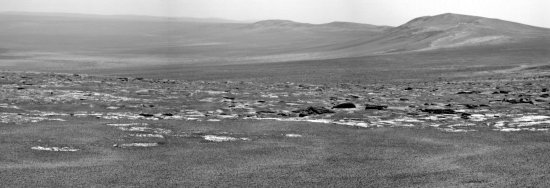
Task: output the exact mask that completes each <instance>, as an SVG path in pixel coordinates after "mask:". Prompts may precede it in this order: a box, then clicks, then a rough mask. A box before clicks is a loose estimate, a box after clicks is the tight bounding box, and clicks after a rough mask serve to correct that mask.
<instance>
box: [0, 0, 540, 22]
mask: <svg viewBox="0 0 550 188" xmlns="http://www.w3.org/2000/svg"><path fill="white" fill-rule="evenodd" d="M549 7H550V0H0V11H29V12H69V13H93V14H137V15H154V16H178V17H180V16H183V17H204V18H209V17H216V18H225V19H233V20H263V19H289V20H294V21H299V22H309V23H326V22H331V21H351V22H361V23H369V24H376V25H391V26H396V25H400V24H403V23H405V22H406V21H408V20H411V19H413V18H415V17H419V16H425V15H436V14H441V13H447V12H452V13H460V14H469V15H478V16H484V17H491V18H499V19H504V20H510V21H515V22H521V23H525V24H530V25H536V26H543V27H549V28H550V12H549V10H550V9H549Z"/></svg>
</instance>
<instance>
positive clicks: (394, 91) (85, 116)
mask: <svg viewBox="0 0 550 188" xmlns="http://www.w3.org/2000/svg"><path fill="white" fill-rule="evenodd" d="M549 83H550V72H549V70H546V69H540V68H537V69H530V68H525V69H521V70H515V71H513V72H503V73H499V74H490V75H482V76H476V77H471V78H455V79H445V78H442V79H439V80H435V81H392V82H387V83H374V84H363V85H361V84H345V83H339V84H326V85H312V84H305V83H291V82H284V83H271V84H265V83H255V82H249V81H182V80H166V79H164V80H155V79H147V78H139V77H107V76H91V75H83V74H80V75H79V74H61V73H38V72H0V126H3V127H4V128H3V129H5V130H8V131H7V132H5V133H4V135H5V136H6V137H4V138H3V140H0V141H1V142H0V149H2V150H6V151H8V152H7V153H10V152H9V151H12V150H13V151H17V152H15V153H20V154H22V155H21V156H19V154H18V155H17V156H19V157H17V156H16V155H15V154H5V155H2V156H0V159H2V160H3V162H1V163H0V166H1V167H2V168H0V169H4V170H6V169H12V168H17V169H20V168H22V169H25V168H30V167H33V165H30V166H29V165H27V166H25V165H24V164H25V162H22V161H18V160H19V159H18V158H21V157H22V156H25V157H27V156H31V157H32V156H34V157H37V156H38V159H39V161H41V162H44V161H49V160H55V161H58V160H60V158H59V157H60V156H58V155H57V154H56V155H54V154H48V153H60V154H63V153H79V152H80V153H82V155H91V154H93V155H94V156H95V155H98V156H101V155H108V153H113V152H114V153H116V152H117V151H121V152H132V150H134V149H138V148H164V147H165V148H174V147H179V145H181V144H184V145H185V146H186V147H188V145H186V144H189V143H188V142H187V141H193V142H197V143H247V144H254V143H257V145H262V147H267V146H269V145H273V144H274V143H278V144H276V145H281V144H283V143H286V142H295V141H289V140H285V139H302V138H307V139H308V141H307V143H309V141H311V143H313V144H314V145H315V144H316V142H321V140H319V139H320V138H315V137H313V138H312V136H313V135H315V134H324V133H325V132H326V130H325V128H326V126H329V127H332V128H326V129H334V131H336V130H339V131H341V128H342V127H345V128H354V129H356V130H358V131H354V132H356V133H357V134H358V135H360V134H365V135H370V134H373V135H374V137H373V138H372V139H378V137H376V136H377V135H378V134H379V133H380V132H376V131H377V130H383V131H387V130H388V129H398V130H405V131H406V132H408V131H413V132H414V131H420V132H427V133H430V134H431V135H438V134H433V132H439V133H442V134H451V135H448V136H449V137H453V139H455V138H454V137H457V138H459V137H462V136H461V135H463V136H464V137H470V136H472V137H475V136H476V134H477V133H479V134H489V135H491V136H494V135H493V133H491V132H495V133H498V132H506V133H507V134H508V133H509V134H515V133H517V134H519V135H525V134H529V133H533V134H537V135H538V134H546V133H548V131H549V128H550V97H549V94H550V91H549V89H550V84H549ZM303 123H307V125H308V126H309V124H318V125H319V126H323V128H322V130H323V131H320V132H311V131H313V130H309V131H305V130H302V131H300V130H301V129H295V128H293V129H285V130H278V131H273V130H271V131H265V130H264V129H268V128H265V126H268V125H273V126H274V127H276V126H275V125H277V126H279V125H280V124H284V125H285V126H304V125H302V124H303ZM96 124H99V125H96ZM239 124H244V125H243V126H251V127H252V128H246V129H245V128H242V130H240V129H241V128H238V129H236V130H235V129H234V128H231V127H232V126H235V127H239V126H240V125H239ZM56 125H63V126H61V127H58V126H56ZM70 125H73V126H70ZM178 125H179V126H178ZM212 125H215V126H221V128H212V127H210V128H208V127H209V126H212ZM41 126H44V127H48V129H47V131H45V132H44V134H43V135H41V133H39V132H40V130H41V128H40V127H41ZM83 126H84V127H83ZM87 126H89V127H91V128H88V127H87ZM98 126H99V127H98ZM182 126H188V127H192V128H182ZM195 126H196V127H195ZM224 126H230V127H227V128H223V127H224ZM254 126H257V127H261V130H258V131H255V130H254V131H251V130H252V129H255V128H254ZM29 127H30V128H31V129H30V130H27V128H29ZM78 129H91V130H92V132H86V133H80V132H78ZM96 129H97V130H96ZM345 130H346V131H349V130H347V129H345ZM359 130H361V131H365V130H366V131H368V130H372V131H375V132H361V131H359ZM37 131H38V132H37ZM51 131H55V132H56V133H51ZM75 131H76V132H75ZM87 131H89V130H87ZM97 131H100V132H101V133H97ZM66 132H73V133H78V134H74V135H72V136H71V134H72V133H66ZM26 134H31V135H35V134H36V135H40V136H37V137H36V138H35V137H32V136H28V135H27V136H20V135H26ZM81 134H83V136H82V135H81ZM95 134H98V135H101V136H99V137H98V135H95ZM331 134H332V133H331ZM331 134H330V135H331ZM334 134H336V133H334ZM349 134H352V133H349ZM353 134H355V133H353ZM384 134H386V133H384ZM396 134H397V133H396ZM407 134H409V133H407ZM415 134H423V133H414V134H413V135H415ZM54 135H55V136H54ZM58 135H68V137H71V138H70V139H69V138H59V137H56V136H58ZM94 135H95V136H94ZM79 136H82V137H79ZM317 136H319V135H317ZM378 136H379V135H378ZM539 136H540V135H539ZM539 136H537V137H536V138H540V137H539ZM72 137H75V138H72ZM77 137H78V138H77ZM397 137H399V134H398V136H397ZM497 137H500V136H498V135H497ZM14 139H15V140H14ZM309 139H314V140H317V141H314V140H309ZM323 139H326V138H323ZM380 139H381V140H382V141H383V142H386V141H388V138H385V137H383V138H380ZM395 139H397V138H395ZM418 139H419V138H414V139H413V140H414V142H413V143H412V144H413V145H412V146H409V145H408V144H411V143H410V142H411V141H407V142H405V143H406V144H404V145H402V146H403V150H406V151H407V152H406V153H408V154H407V155H409V154H410V152H412V153H415V152H421V151H422V152H423V151H424V150H418V151H416V150H415V151H408V150H409V149H410V148H411V147H413V146H414V144H415V142H417V141H419V140H418ZM423 139H424V138H423ZM423 139H421V140H422V144H425V143H424V141H426V140H423ZM425 139H428V138H425ZM433 139H435V138H433ZM476 139H477V137H476ZM74 140H76V141H77V142H78V143H74V142H72V141H74ZM336 140H338V139H336ZM397 140H398V139H397ZM92 141H93V142H92ZM304 142H305V141H304ZM324 142H326V141H323V143H324ZM347 142H348V141H345V142H344V141H342V143H341V144H344V143H347ZM395 142H396V144H398V143H397V142H398V141H395ZM441 142H443V141H441ZM444 142H445V143H447V142H449V140H446V141H444ZM453 142H467V141H453ZM480 142H481V141H480ZM483 142H485V141H483ZM489 142H492V141H489ZM537 142H538V141H537ZM351 143H352V144H356V143H353V142H351ZM434 143H435V142H434ZM266 144H267V145H266ZM317 144H318V143H317ZM430 144H433V143H432V142H431V141H430ZM468 144H471V143H465V145H461V146H460V147H458V146H456V145H455V146H453V147H451V148H455V149H457V148H459V149H460V150H458V149H457V152H458V151H462V150H463V151H466V150H467V151H468V152H472V154H471V155H470V154H468V155H465V156H463V157H470V156H472V155H478V154H479V155H481V154H484V153H487V152H493V153H495V152H496V151H500V150H497V149H494V147H496V146H495V145H488V146H483V147H481V145H480V144H479V143H477V141H476V143H475V144H476V145H468ZM347 145H349V143H348V144H347ZM367 145H368V144H367ZM382 145H384V144H382ZM398 145H399V144H398ZM466 145H468V146H466ZM358 146H359V145H358ZM478 146H479V147H478ZM182 147H183V145H182ZM196 147H199V148H200V147H203V146H200V145H199V146H196ZM196 147H195V146H194V149H193V150H195V149H197V148H196ZM212 147H213V146H212ZM232 147H233V146H232ZM234 147H237V146H234ZM238 147H244V146H238ZM257 147H259V146H257ZM270 147H271V146H270ZM296 147H298V146H296ZM302 147H304V148H310V149H311V147H313V146H309V145H308V144H305V145H303V146H299V147H298V148H302ZM333 147H334V146H331V147H328V148H333ZM339 147H340V146H339ZM345 147H347V146H345ZM380 147H383V148H384V147H386V146H380ZM388 147H389V146H388ZM391 147H400V146H391ZM419 147H420V146H419ZM422 147H424V146H422ZM499 147H500V145H499ZM541 147H542V146H541ZM6 148H7V149H6ZM94 148H96V149H94ZM97 148H103V149H97ZM105 148H108V149H105ZM426 148H427V149H429V150H427V151H428V152H426V153H420V154H421V155H428V156H430V157H431V158H429V160H436V161H437V162H438V163H437V165H436V164H435V163H434V164H432V163H429V164H430V165H435V166H437V168H440V167H441V166H439V163H441V161H444V162H445V161H446V163H447V162H449V163H450V160H449V159H448V158H447V157H443V158H441V156H436V157H435V158H434V157H432V156H431V155H432V153H431V152H432V151H431V150H433V149H434V147H433V146H431V145H428V146H426ZM435 148H436V149H437V148H439V146H437V147H435ZM445 148H446V147H442V148H440V149H445ZM476 148H477V149H476ZM488 148H489V149H491V148H493V149H492V150H488ZM240 149H243V148H240ZM333 149H334V148H333ZM478 149H479V150H478ZM138 150H139V149H138ZM197 150H200V149H197ZM324 150H327V148H325V149H324ZM353 150H357V148H356V149H353ZM447 150H448V149H445V151H447ZM470 150H471V151H470ZM167 151H170V150H169V149H167ZM212 151H214V150H212ZM239 151H240V150H239ZM273 151H275V150H273ZM276 151H283V150H280V149H277V150H276ZM312 151H317V149H315V150H312ZM376 151H377V150H376ZM384 151H385V153H384V156H386V155H389V154H388V153H387V152H388V151H389V150H384ZM514 151H515V150H514ZM28 152H38V153H31V154H29V153H28ZM42 152H44V153H46V154H44V153H42ZM94 152H95V153H94ZM262 152H268V153H270V152H271V151H270V150H267V149H265V151H264V150H262V151H261V152H260V153H262ZM300 152H302V151H300ZM343 152H344V153H346V152H348V151H347V150H344V151H343ZM369 152H372V151H369ZM98 153H99V154H98ZM360 153H361V152H360ZM375 153H376V152H375ZM23 154H24V155H23ZM125 154H126V153H125ZM237 154H238V156H243V155H241V154H239V153H236V155H237ZM283 154H285V152H283ZM283 154H280V155H283ZM286 154H289V153H286ZM312 154H315V152H313V153H312ZM328 154H330V152H329V153H325V154H324V155H328ZM336 154H338V153H336ZM336 154H335V155H336ZM357 154H359V153H354V154H353V155H357ZM396 154H398V153H396ZM10 155H13V156H10ZM148 155H149V154H148ZM163 155H164V154H163ZM208 155H210V154H208ZM208 155H207V156H208ZM223 155H227V154H223ZM250 155H251V156H256V154H250ZM278 155H279V154H276V155H274V156H278ZM293 155H294V154H293ZM300 155H302V154H300ZM315 155H317V154H315ZM346 155H347V154H346ZM518 155H519V154H518ZM56 156H57V157H56ZM109 156H110V154H109ZM113 156H114V155H113ZM117 156H118V155H117ZM338 156H340V154H338ZM400 156H401V155H400ZM403 156H405V155H403ZM457 156H459V157H460V156H462V155H457ZM25 157H23V158H25ZM44 157H46V158H44ZM51 157H53V158H51ZM265 157H266V156H264V155H262V157H259V158H258V160H260V159H261V160H265ZM332 157H335V156H332ZM61 158H62V159H65V158H63V157H61ZM69 158H70V157H69ZM95 158H96V159H97V158H99V159H101V160H100V162H90V161H84V162H78V165H79V166H81V165H84V166H87V165H101V164H104V163H107V162H106V161H105V160H107V159H104V157H95ZM330 158H331V157H328V158H327V159H324V158H323V160H324V162H322V163H320V164H322V165H326V164H333V162H335V161H332V162H330V161H329V163H327V161H326V160H329V159H330ZM398 158H400V159H401V157H398ZM99 159H98V160H99ZM298 159H300V160H302V158H298ZM345 159H346V160H348V158H345ZM403 159H404V160H405V161H409V160H411V159H409V158H403ZM513 159H514V160H515V158H513ZM29 160H30V161H35V162H36V160H37V159H27V160H26V161H29ZM140 160H142V159H140ZM311 160H313V161H315V160H314V159H311ZM334 160H336V161H338V160H337V159H334ZM415 160H416V159H415ZM423 160H424V159H423ZM426 160H427V159H426ZM507 160H508V159H507ZM10 161H11V162H10ZM71 161H72V159H71ZM62 162H63V160H62ZM157 162H158V161H157ZM222 162H223V160H222ZM432 162H433V161H432ZM88 163H90V164H88ZM199 163H201V162H199ZM199 163H198V164H199ZM282 163H283V162H282ZM469 163H470V162H468V164H469ZM33 164H39V163H34V162H33ZM40 164H41V165H43V166H40V165H38V167H39V168H51V165H52V164H50V163H48V164H50V166H46V167H44V164H43V163H40ZM55 164H56V165H60V164H61V165H62V166H66V165H68V166H71V165H70V163H67V162H66V161H64V162H63V163H59V161H58V163H55ZM147 164H148V163H147ZM201 164H202V163H201ZM216 164H217V163H216ZM283 164H284V165H288V164H287V163H286V162H284V163H283ZM361 164H363V163H361ZM388 164H391V165H398V164H400V163H396V162H391V163H388ZM422 164H424V163H422ZM426 164H428V163H426ZM6 165H7V166H6ZM14 165H15V166H16V167H14ZM21 165H23V166H21ZM400 165H402V164H400ZM453 165H454V163H453ZM344 166H345V165H344ZM424 167H425V166H423V167H422V168H424ZM450 167H453V168H450ZM251 168H255V167H254V165H252V166H251ZM426 168H427V167H426ZM441 168H442V167H441ZM449 168H450V169H456V168H455V167H454V166H452V165H451V166H449ZM361 169H363V168H361ZM459 169H461V168H459ZM446 170H448V169H446ZM429 171H430V173H431V172H432V171H435V172H438V171H437V169H436V170H434V169H432V168H431V167H430V168H429ZM7 172H10V173H12V172H13V171H7ZM209 172H211V171H209ZM390 172H391V173H393V172H394V171H390ZM445 172H447V171H445ZM391 173H390V174H391ZM453 173H454V172H453ZM458 173H462V172H458ZM321 174H323V173H321ZM397 176H399V174H398V175H397ZM41 177H42V176H41ZM338 177H340V176H338ZM422 177H424V176H422ZM468 177H469V176H468ZM480 177H481V176H480ZM340 178H341V177H340ZM392 178H393V179H395V178H396V177H394V176H391V177H390V179H392ZM406 178H411V177H409V176H408V175H407V176H406ZM412 178H413V179H415V178H417V177H416V176H412ZM418 178H420V177H418ZM484 178H488V176H484ZM259 179H263V178H259ZM375 179H376V178H375ZM489 179H491V178H489ZM398 180H399V181H401V179H400V178H398ZM492 180H494V178H493V179H492ZM492 180H491V181H490V180H487V181H485V180H484V181H480V182H477V183H487V182H492ZM285 181H286V180H285ZM388 181H389V180H388ZM392 181H393V180H392ZM396 181H397V180H396ZM430 181H431V180H430ZM430 181H428V182H430ZM464 181H466V180H464ZM468 181H469V180H468ZM499 181H500V180H499ZM343 182H348V183H349V181H348V180H345V181H343ZM433 182H439V183H440V182H445V181H444V180H433ZM12 183H13V182H12ZM356 183H357V182H356ZM401 183H403V182H401ZM462 183H464V182H462ZM474 183H476V182H474ZM361 184H362V183H361ZM63 185H71V186H72V185H75V184H63ZM87 185H89V184H87ZM108 185H128V184H124V183H123V184H117V183H113V184H108ZM150 185H152V184H150ZM166 185H173V184H166ZM190 185H196V184H190ZM238 185H246V183H245V184H238ZM293 185H296V184H293ZM299 185H302V184H299ZM304 185H312V184H304ZM379 185H395V184H379ZM401 185H403V184H401ZM430 185H437V186H441V185H448V184H430ZM453 185H463V184H461V183H459V184H453ZM506 185H509V184H506Z"/></svg>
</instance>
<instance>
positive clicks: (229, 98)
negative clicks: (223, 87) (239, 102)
mask: <svg viewBox="0 0 550 188" xmlns="http://www.w3.org/2000/svg"><path fill="white" fill-rule="evenodd" d="M223 98H224V99H228V100H235V97H227V96H225V97H223Z"/></svg>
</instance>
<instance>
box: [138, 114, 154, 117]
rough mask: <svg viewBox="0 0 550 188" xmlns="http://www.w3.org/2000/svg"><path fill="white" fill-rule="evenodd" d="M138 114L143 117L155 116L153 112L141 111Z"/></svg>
mask: <svg viewBox="0 0 550 188" xmlns="http://www.w3.org/2000/svg"><path fill="white" fill-rule="evenodd" d="M139 115H140V116H143V117H153V116H155V115H154V114H147V113H141V114H139Z"/></svg>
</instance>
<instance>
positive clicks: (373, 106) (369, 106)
mask: <svg viewBox="0 0 550 188" xmlns="http://www.w3.org/2000/svg"><path fill="white" fill-rule="evenodd" d="M386 108H388V105H376V104H365V110H384V109H386Z"/></svg>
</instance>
